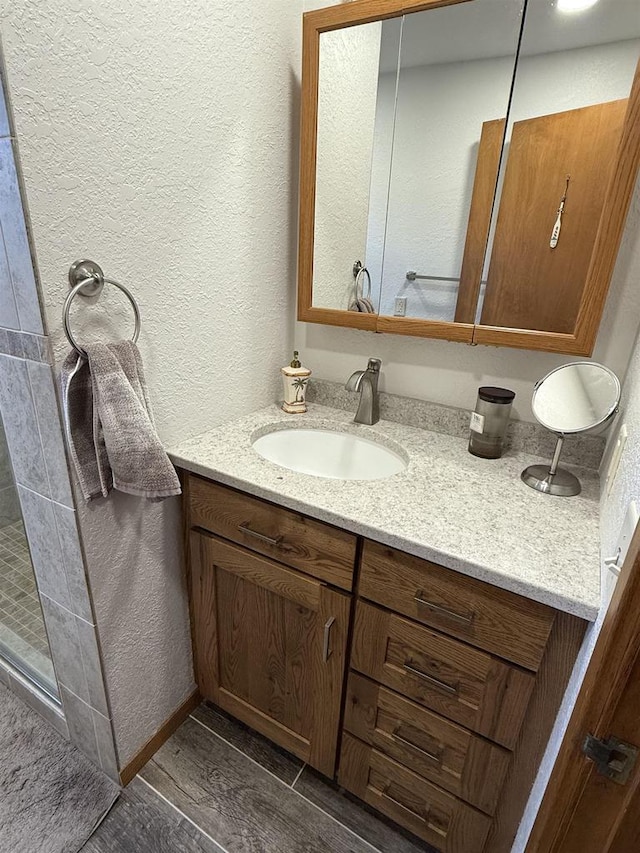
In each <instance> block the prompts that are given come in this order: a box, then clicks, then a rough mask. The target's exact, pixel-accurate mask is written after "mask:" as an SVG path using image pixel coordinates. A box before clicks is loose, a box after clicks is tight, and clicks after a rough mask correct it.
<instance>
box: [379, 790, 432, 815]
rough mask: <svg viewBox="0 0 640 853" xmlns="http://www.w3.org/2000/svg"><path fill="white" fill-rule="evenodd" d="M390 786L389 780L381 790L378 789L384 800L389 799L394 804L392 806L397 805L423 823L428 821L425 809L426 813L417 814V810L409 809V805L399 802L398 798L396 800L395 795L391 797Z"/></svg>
mask: <svg viewBox="0 0 640 853" xmlns="http://www.w3.org/2000/svg"><path fill="white" fill-rule="evenodd" d="M390 788H391V782H389V784H388V785H385V786H384V788H383V789H382V791H380V793H381V794H382V796H383V797H384V798H385V800H389V801H390V802H392V803H393V804H394V806H397V807H398V808H399V809H402V810H403V811H405V812H407V814H410V815H411V817H415V818H418V820H421V821H422V822H423V823H428V822H429V812H428V811H427V813H426V815H425V814H418V812H414V810H413V809H410V808H409V806H405V804H404V803H401V802H400V800H396V798H395V797H392V796H391V794H390V793H389V790H390Z"/></svg>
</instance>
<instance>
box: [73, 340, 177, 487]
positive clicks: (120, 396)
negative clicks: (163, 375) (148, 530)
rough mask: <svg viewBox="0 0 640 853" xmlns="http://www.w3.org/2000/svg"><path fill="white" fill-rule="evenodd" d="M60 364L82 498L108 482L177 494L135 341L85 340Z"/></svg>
mask: <svg viewBox="0 0 640 853" xmlns="http://www.w3.org/2000/svg"><path fill="white" fill-rule="evenodd" d="M86 351H87V355H88V357H89V360H88V361H87V360H86V359H85V358H84V357H83V356H81V355H79V354H78V353H76V352H75V351H74V352H71V353H69V355H68V356H67V358H66V359H65V361H64V364H63V365H62V376H61V381H62V399H63V409H64V416H65V426H66V432H67V440H68V443H69V448H70V450H71V458H72V459H73V462H74V465H75V467H76V471H77V474H78V480H79V482H80V487H81V489H82V494H83V495H84V498H85V500H91V499H92V498H94V497H97V496H99V495H103V496H104V497H106V496H107V495H108V494H109V492H110V490H111V488H114V489H117V490H118V491H120V492H126V493H127V494H130V495H138V496H140V497H146V498H156V499H158V498H165V497H169V496H170V495H179V494H180V482H179V480H178V476H177V474H176V472H175V469H174V467H173V465H172V464H171V462H170V461H169V457H168V456H167V454H166V453H165V451H164V449H163V447H162V444H161V443H160V439H159V438H158V435H157V433H156V430H155V426H154V424H153V415H152V413H151V405H150V402H149V395H148V392H147V385H146V382H145V378H144V373H143V370H142V360H141V358H140V353H139V351H138V348H137V346H136V345H135V344H134V343H131V342H130V341H120V342H118V343H114V344H89V345H88V346H87V347H86Z"/></svg>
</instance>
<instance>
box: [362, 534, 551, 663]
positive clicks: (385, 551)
mask: <svg viewBox="0 0 640 853" xmlns="http://www.w3.org/2000/svg"><path fill="white" fill-rule="evenodd" d="M360 594H361V595H362V596H364V597H365V598H369V599H371V600H372V601H376V602H378V603H379V604H382V605H384V606H385V607H389V608H390V609H391V610H396V611H398V612H399V613H402V614H404V615H405V616H410V617H411V618H412V619H417V620H418V622H422V623H424V624H426V625H432V626H433V627H435V628H437V629H438V630H440V631H444V632H445V633H446V634H451V635H452V636H454V637H459V638H460V639H462V640H464V641H465V642H467V643H471V644H472V645H474V646H478V648H481V649H485V650H486V651H488V652H492V653H493V654H496V655H499V656H500V657H503V658H506V659H507V660H510V661H513V662H514V663H517V664H520V666H524V667H526V668H527V669H531V670H534V671H536V670H537V669H538V667H539V666H540V661H541V660H542V655H543V654H544V650H545V646H546V644H547V640H548V638H549V634H550V632H551V626H552V625H553V620H554V617H555V611H554V610H553V608H551V607H547V606H546V605H544V604H539V603H538V602H535V601H530V600H529V599H526V598H521V597H520V596H519V595H515V594H514V593H511V592H507V591H506V590H503V589H499V588H498V587H494V586H491V585H490V584H485V583H483V582H482V581H478V580H475V579H474V578H468V577H465V576H464V575H461V574H459V573H457V572H454V571H452V570H451V569H445V568H443V567H442V566H437V565H435V564H434V563H430V562H428V561H427V560H421V559H420V558H419V557H412V556H410V555H409V554H403V553H402V552H401V551H396V550H394V549H393V548H388V547H386V546H384V545H379V544H377V543H375V542H368V541H367V542H365V546H364V551H363V556H362V573H361V579H360Z"/></svg>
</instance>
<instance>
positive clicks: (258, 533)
mask: <svg viewBox="0 0 640 853" xmlns="http://www.w3.org/2000/svg"><path fill="white" fill-rule="evenodd" d="M184 492H185V500H186V508H187V512H186V519H185V520H186V525H187V530H188V540H189V555H190V557H189V562H190V571H189V578H190V585H191V595H190V598H191V612H192V630H193V645H194V657H195V667H196V678H197V681H198V685H199V688H200V692H201V693H202V695H203V697H204V698H206V699H209V700H211V701H212V702H214V703H215V704H216V705H218V706H219V707H221V708H223V709H224V710H226V711H227V712H229V713H230V714H232V715H233V716H235V717H237V718H238V719H240V720H242V721H243V722H244V723H247V724H248V725H249V726H251V727H252V728H254V729H256V730H257V731H259V732H261V733H262V734H264V735H266V736H267V737H269V738H270V739H271V740H273V741H275V742H276V743H278V744H280V745H281V746H283V747H284V748H285V749H287V750H289V751H290V752H292V753H294V754H295V755H297V756H299V757H300V758H302V759H303V760H304V761H305V762H307V763H308V764H310V765H311V766H312V767H315V768H316V769H318V770H319V771H320V772H322V773H324V774H325V775H326V776H329V777H333V778H336V777H337V780H338V782H339V784H340V785H341V786H342V787H344V788H345V789H346V790H348V791H350V792H351V793H353V794H355V795H356V796H358V797H360V798H361V799H362V800H364V801H365V802H367V803H368V804H370V805H371V806H373V807H375V808H376V809H378V810H379V811H381V812H383V813H384V814H386V815H387V816H388V817H390V818H391V819H393V820H394V821H396V822H397V823H398V824H400V825H402V826H403V827H405V828H406V829H408V830H410V831H411V832H413V833H414V834H415V835H417V836H419V837H420V838H422V839H423V840H425V841H427V842H428V843H429V844H430V845H432V846H433V847H434V848H435V849H436V850H439V851H442V853H509V851H510V850H511V846H512V843H513V839H514V837H515V833H516V831H517V828H518V825H519V822H520V819H521V816H522V812H523V810H524V808H525V805H526V802H527V799H528V796H529V793H530V790H531V787H532V785H533V782H534V780H535V777H536V774H537V771H538V766H539V764H540V760H541V758H542V755H543V753H544V750H545V747H546V744H547V741H548V739H549V736H550V733H551V729H552V727H553V724H554V721H555V718H556V715H557V712H558V708H559V706H560V702H561V700H562V697H563V695H564V692H565V689H566V685H567V681H568V679H569V676H570V674H571V670H572V668H573V664H574V662H575V659H576V656H577V653H578V650H579V648H580V645H581V642H582V638H583V635H584V631H585V628H586V623H585V622H583V621H582V620H580V619H578V618H576V617H573V616H570V615H568V614H566V613H562V612H559V611H556V610H554V609H553V608H552V607H548V606H546V605H543V604H538V603H536V602H533V601H530V600H529V599H524V598H522V597H521V596H519V595H515V594H513V593H511V592H507V591H506V590H503V589H498V588H496V587H494V586H492V585H490V584H486V583H483V582H482V581H478V580H475V579H474V578H469V577H465V576H463V575H460V574H458V573H456V572H453V571H451V570H449V569H446V568H444V567H442V566H438V565H436V564H434V563H431V562H429V561H427V560H424V559H421V558H418V557H414V556H411V555H409V554H405V553H404V552H402V551H398V550H397V549H393V548H390V547H387V546H384V545H381V544H379V543H376V542H371V541H368V540H363V539H359V538H358V537H356V536H354V535H353V534H351V533H348V532H346V531H344V530H340V529H338V528H335V527H333V526H332V525H329V524H324V523H322V522H319V521H315V520H313V519H309V518H306V517H305V516H302V515H300V514H298V513H295V512H293V511H291V510H287V509H284V508H283V507H279V506H276V505H274V504H271V503H269V502H267V501H263V500H261V499H259V498H255V497H252V496H250V495H246V494H243V493H242V492H239V491H236V490H235V489H230V488H228V487H226V486H221V485H219V484H216V483H212V482H210V481H208V480H205V479H203V478H201V477H197V476H194V475H187V476H185V478H184ZM353 590H356V592H353Z"/></svg>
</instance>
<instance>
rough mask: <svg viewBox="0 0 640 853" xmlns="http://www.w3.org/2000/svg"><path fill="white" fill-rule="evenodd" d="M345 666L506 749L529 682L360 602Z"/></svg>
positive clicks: (513, 670)
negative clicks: (349, 664) (348, 663)
mask: <svg viewBox="0 0 640 853" xmlns="http://www.w3.org/2000/svg"><path fill="white" fill-rule="evenodd" d="M351 666H352V667H353V668H354V669H356V670H358V671H359V672H361V673H363V674H364V675H368V676H369V677H370V678H373V679H374V680H375V681H379V682H380V683H381V684H384V685H385V686H387V687H391V688H392V689H393V690H397V691H398V693H401V694H402V695H403V696H408V697H409V698H411V699H414V700H415V701H416V702H418V703H420V704H421V705H424V706H425V707H427V708H431V709H432V710H434V711H437V712H438V713H439V714H442V715H443V716H445V717H447V718H448V719H450V720H454V721H455V722H457V723H461V724H462V725H463V726H466V727H467V728H469V729H472V730H473V731H475V732H478V733H479V734H482V735H484V736H485V737H488V738H490V739H491V740H494V741H496V743H499V744H502V746H506V747H508V748H509V749H512V748H513V746H514V744H515V741H516V738H517V736H518V732H519V730H520V726H521V725H522V721H523V718H524V714H525V711H526V709H527V703H528V701H529V697H530V695H531V691H532V689H533V684H534V681H535V679H534V676H533V675H532V674H531V673H529V672H525V671H524V670H521V669H519V668H517V667H514V666H511V665H510V664H507V663H505V662H504V661H501V660H499V659H498V658H494V657H492V656H491V655H489V654H487V653H486V652H482V651H479V650H478V649H474V648H472V647H471V646H468V645H466V644H464V643H460V642H458V641H457V640H454V639H452V638H451V637H447V636H445V635H444V634H440V633H438V632H436V631H432V630H430V629H428V628H425V627H423V626H422V625H418V624H416V623H415V622H410V621H409V620H408V619H404V618H402V617H401V616H396V615H395V614H394V613H389V612H388V611H386V610H381V609H380V608H378V607H374V606H373V605H372V604H366V603H364V602H362V601H360V602H358V606H357V608H356V621H355V631H354V637H353V646H352V651H351Z"/></svg>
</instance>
